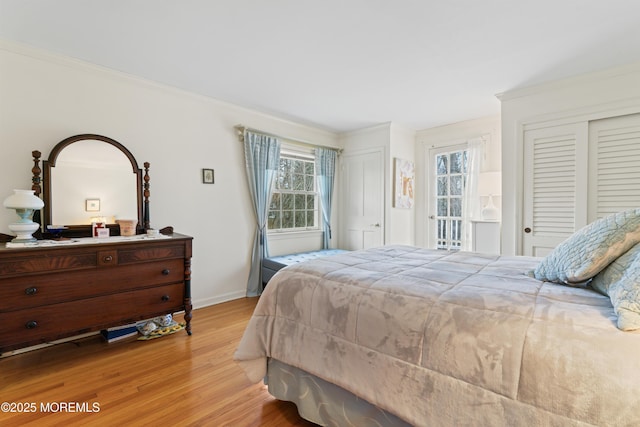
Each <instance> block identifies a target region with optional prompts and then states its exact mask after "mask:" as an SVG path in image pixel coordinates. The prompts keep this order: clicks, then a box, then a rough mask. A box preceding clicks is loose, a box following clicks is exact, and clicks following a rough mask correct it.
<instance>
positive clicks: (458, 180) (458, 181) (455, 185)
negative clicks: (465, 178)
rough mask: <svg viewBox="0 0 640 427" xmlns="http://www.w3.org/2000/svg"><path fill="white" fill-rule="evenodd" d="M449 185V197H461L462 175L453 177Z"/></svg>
mask: <svg viewBox="0 0 640 427" xmlns="http://www.w3.org/2000/svg"><path fill="white" fill-rule="evenodd" d="M450 184H451V186H450V187H449V188H450V191H451V195H452V196H462V175H453V176H452V177H451V182H450Z"/></svg>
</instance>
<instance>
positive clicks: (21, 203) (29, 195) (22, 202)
mask: <svg viewBox="0 0 640 427" xmlns="http://www.w3.org/2000/svg"><path fill="white" fill-rule="evenodd" d="M34 193H35V192H34V191H33V190H13V194H12V195H10V196H9V197H7V198H6V199H4V203H3V204H4V207H5V208H8V209H34V210H35V209H41V208H42V207H43V206H44V202H43V201H42V199H40V198H39V197H37V196H36V195H35V194H34Z"/></svg>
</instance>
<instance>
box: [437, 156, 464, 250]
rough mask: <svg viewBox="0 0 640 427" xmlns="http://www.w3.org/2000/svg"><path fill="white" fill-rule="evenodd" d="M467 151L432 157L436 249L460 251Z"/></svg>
mask: <svg viewBox="0 0 640 427" xmlns="http://www.w3.org/2000/svg"><path fill="white" fill-rule="evenodd" d="M467 165H468V155H467V151H466V150H460V151H453V152H448V153H441V154H437V155H436V156H435V171H436V218H435V219H436V242H437V244H436V247H437V248H438V249H446V250H460V248H461V246H462V236H463V230H462V198H463V195H464V187H465V185H466V174H467Z"/></svg>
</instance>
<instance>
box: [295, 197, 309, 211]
mask: <svg viewBox="0 0 640 427" xmlns="http://www.w3.org/2000/svg"><path fill="white" fill-rule="evenodd" d="M294 199H295V208H296V210H298V209H304V208H305V199H306V197H305V195H304V194H296V195H295V197H294Z"/></svg>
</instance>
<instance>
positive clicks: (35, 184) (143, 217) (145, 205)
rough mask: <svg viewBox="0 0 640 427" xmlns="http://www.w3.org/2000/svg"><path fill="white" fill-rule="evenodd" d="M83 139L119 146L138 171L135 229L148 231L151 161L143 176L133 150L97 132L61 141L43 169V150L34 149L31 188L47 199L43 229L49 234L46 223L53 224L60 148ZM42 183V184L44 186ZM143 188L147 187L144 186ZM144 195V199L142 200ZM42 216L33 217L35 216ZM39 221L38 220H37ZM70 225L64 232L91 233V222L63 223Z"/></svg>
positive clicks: (115, 230)
mask: <svg viewBox="0 0 640 427" xmlns="http://www.w3.org/2000/svg"><path fill="white" fill-rule="evenodd" d="M84 140H98V141H103V142H105V143H107V144H111V145H112V146H114V147H115V148H117V149H118V150H120V151H121V152H122V153H123V154H124V155H125V156H126V157H127V158H128V159H129V162H130V163H131V168H132V171H133V173H134V174H135V175H136V187H137V188H136V193H137V201H138V206H137V212H138V218H137V219H138V224H137V226H136V233H141V232H145V231H146V230H147V229H149V228H151V225H150V221H149V166H150V164H149V163H148V162H145V163H144V176H143V175H142V170H141V169H140V168H139V167H138V162H137V161H136V159H135V157H133V154H131V152H130V151H129V150H128V149H127V148H126V147H125V146H124V145H122V144H121V143H119V142H118V141H116V140H114V139H112V138H109V137H106V136H102V135H96V134H81V135H75V136H71V137H69V138H66V139H64V140H62V141H60V142H59V143H58V144H56V146H55V147H53V149H52V150H51V153H50V154H49V159H48V160H43V161H42V170H41V169H40V165H39V163H40V156H41V153H40V152H39V151H33V152H32V155H33V162H34V166H33V168H32V169H31V172H32V173H33V178H32V189H33V190H34V191H35V194H36V195H37V196H39V195H40V193H42V199H43V201H44V207H43V208H42V219H43V221H42V224H41V230H42V232H43V234H45V235H47V234H48V233H47V228H46V227H47V225H51V215H52V213H51V200H52V195H51V168H53V167H55V166H56V160H57V158H58V155H59V154H60V152H61V151H62V150H63V149H64V148H65V147H67V146H69V145H71V144H73V143H74V142H78V141H84ZM41 172H42V174H43V177H42V180H41V178H40V173H41ZM41 184H42V187H41ZM143 188H144V189H143ZM143 198H144V201H143ZM36 219H38V220H39V218H37V217H36V218H34V220H36ZM36 222H39V221H36ZM62 225H65V226H66V227H68V229H67V230H64V232H63V235H64V236H68V237H86V236H91V225H79V224H62ZM107 227H109V228H110V229H113V230H111V231H110V234H111V235H117V234H119V227H118V225H117V224H108V225H107Z"/></svg>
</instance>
